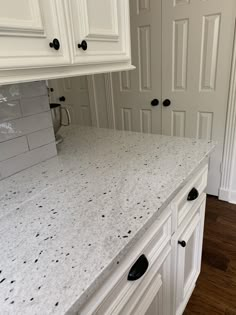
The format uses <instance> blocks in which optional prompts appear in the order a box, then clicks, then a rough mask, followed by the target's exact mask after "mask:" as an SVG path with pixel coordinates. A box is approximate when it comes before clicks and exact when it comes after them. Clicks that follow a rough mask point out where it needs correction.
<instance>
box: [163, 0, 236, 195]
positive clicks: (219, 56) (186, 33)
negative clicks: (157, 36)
mask: <svg viewBox="0 0 236 315" xmlns="http://www.w3.org/2000/svg"><path fill="white" fill-rule="evenodd" d="M235 12H236V1H235V0H227V1H222V0H206V1H200V0H194V1H193V0H192V1H190V0H175V1H173V0H163V1H162V21H163V22H162V31H163V41H162V83H163V84H162V100H165V99H169V100H170V101H171V104H170V105H169V106H167V107H165V106H163V107H162V133H163V134H166V135H173V136H181V137H192V138H195V137H196V138H204V139H214V140H216V141H217V142H218V145H217V147H216V150H215V152H214V153H213V155H212V158H211V160H210V169H209V182H208V188H207V192H208V193H209V194H213V195H218V190H219V186H220V178H221V171H220V165H221V161H222V153H223V142H224V130H225V121H226V111H227V98H228V89H229V77H230V65H231V55H232V48H233V34H234V23H235ZM167 104H168V103H167Z"/></svg>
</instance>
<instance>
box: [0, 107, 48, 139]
mask: <svg viewBox="0 0 236 315" xmlns="http://www.w3.org/2000/svg"><path fill="white" fill-rule="evenodd" d="M50 126H52V117H51V112H50V111H47V112H44V113H40V114H36V115H32V116H28V117H23V118H19V119H16V120H12V121H8V122H4V123H1V124H0V142H3V141H6V140H10V139H13V138H16V137H20V136H24V135H26V134H29V133H32V132H34V131H38V130H41V129H45V128H48V127H50Z"/></svg>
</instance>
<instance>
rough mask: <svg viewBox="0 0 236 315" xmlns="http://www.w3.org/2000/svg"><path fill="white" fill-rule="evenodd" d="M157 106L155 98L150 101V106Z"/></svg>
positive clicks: (157, 101) (157, 102)
mask: <svg viewBox="0 0 236 315" xmlns="http://www.w3.org/2000/svg"><path fill="white" fill-rule="evenodd" d="M158 104H159V100H158V99H157V98H154V99H153V100H152V101H151V105H152V106H157V105H158Z"/></svg>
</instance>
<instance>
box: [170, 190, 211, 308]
mask: <svg viewBox="0 0 236 315" xmlns="http://www.w3.org/2000/svg"><path fill="white" fill-rule="evenodd" d="M205 200H206V197H205V195H203V196H202V197H201V199H200V201H199V203H198V204H196V208H195V210H194V209H192V212H193V213H194V212H195V211H196V214H195V215H194V216H193V218H192V219H191V221H190V222H188V224H187V225H186V228H185V229H184V230H183V232H182V233H181V234H180V235H179V236H178V237H177V239H176V245H175V246H176V255H177V260H176V262H177V267H176V309H177V312H176V314H182V311H183V309H184V307H185V305H186V304H187V302H188V299H189V296H190V294H191V293H190V292H191V291H192V290H193V287H194V285H195V282H196V280H197V277H198V275H199V273H200V268H201V256H202V239H203V226H204V214H205ZM179 241H181V242H182V241H184V242H185V243H186V246H185V247H183V246H181V244H179V243H178V242H179Z"/></svg>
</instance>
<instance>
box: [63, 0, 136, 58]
mask: <svg viewBox="0 0 236 315" xmlns="http://www.w3.org/2000/svg"><path fill="white" fill-rule="evenodd" d="M68 5H69V12H70V16H71V29H72V42H73V62H74V63H78V64H79V63H84V62H86V63H94V62H95V61H96V62H97V61H100V62H104V63H105V62H111V61H115V60H116V59H117V58H119V60H120V61H122V60H124V61H125V60H129V56H130V49H129V45H127V43H129V41H130V38H129V34H128V32H126V30H127V29H129V25H127V20H128V19H126V16H127V15H128V13H129V7H128V3H127V1H126V0H119V1H118V0H100V1H94V0H70V1H69V2H68ZM82 40H85V41H86V42H87V50H86V51H84V50H83V49H81V48H80V49H79V48H78V44H79V43H81V42H82Z"/></svg>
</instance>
